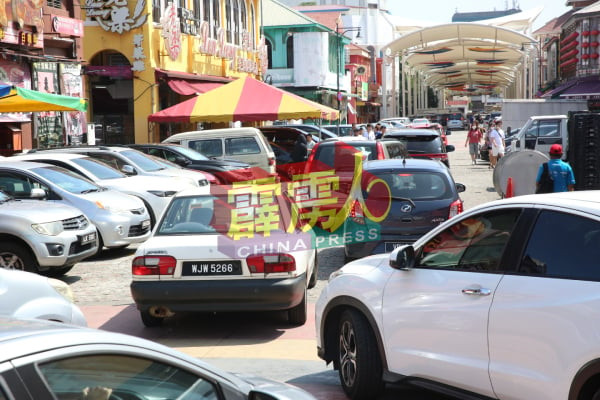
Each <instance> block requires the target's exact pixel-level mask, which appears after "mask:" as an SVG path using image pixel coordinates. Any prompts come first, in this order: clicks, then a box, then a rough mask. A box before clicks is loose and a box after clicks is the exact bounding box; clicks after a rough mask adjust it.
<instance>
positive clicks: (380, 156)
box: [376, 142, 385, 160]
mask: <svg viewBox="0 0 600 400" xmlns="http://www.w3.org/2000/svg"><path fill="white" fill-rule="evenodd" d="M376 146H377V159H378V160H383V159H385V157H384V154H383V145H382V144H381V142H377V144H376Z"/></svg>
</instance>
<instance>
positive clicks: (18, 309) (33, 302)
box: [0, 268, 87, 392]
mask: <svg viewBox="0 0 600 400" xmlns="http://www.w3.org/2000/svg"><path fill="white" fill-rule="evenodd" d="M0 315H6V316H11V317H15V318H27V319H30V318H37V319H45V320H48V321H57V322H63V323H65V324H74V325H80V326H87V321H86V319H85V316H84V315H83V313H82V312H81V310H80V309H79V307H77V306H76V305H75V303H74V297H73V292H72V291H71V288H70V287H69V285H67V284H66V283H64V282H63V281H60V280H58V279H54V278H46V277H44V276H39V275H36V274H32V273H30V272H25V271H17V270H9V269H4V268H0ZM0 392H1V390H0Z"/></svg>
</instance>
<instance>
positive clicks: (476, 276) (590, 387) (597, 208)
mask: <svg viewBox="0 0 600 400" xmlns="http://www.w3.org/2000/svg"><path fill="white" fill-rule="evenodd" d="M598 260H600V192H599V191H582V192H570V193H554V194H549V195H529V196H519V197H514V198H509V199H503V200H498V201H495V202H492V203H488V204H484V205H481V206H478V207H476V208H473V209H471V210H469V211H467V212H465V213H463V214H461V215H459V216H456V217H454V218H452V219H451V220H448V221H447V222H445V223H443V224H441V225H440V226H439V227H437V228H435V229H433V230H432V231H431V232H429V233H428V234H426V235H425V236H423V237H422V238H421V239H420V240H418V241H417V242H415V244H414V245H412V246H404V247H400V248H398V249H396V250H395V251H394V252H393V253H391V255H377V256H371V257H367V258H363V259H360V260H357V261H355V262H352V263H349V264H347V265H345V266H344V267H342V268H341V269H340V270H338V271H336V272H334V273H333V274H332V276H331V277H330V279H329V283H328V285H327V287H326V288H325V289H324V290H323V291H322V293H321V296H320V298H319V300H318V302H317V306H316V327H317V341H318V343H317V344H318V353H319V356H320V357H321V358H323V359H324V360H325V361H327V362H328V363H329V362H333V365H334V367H335V368H336V369H338V370H339V375H340V380H341V383H342V386H343V388H344V391H345V392H346V394H347V395H348V396H349V397H350V398H352V399H372V398H375V397H376V394H377V392H379V391H380V390H381V389H382V388H383V385H384V382H399V381H403V382H406V383H414V384H417V385H423V386H427V387H428V388H429V389H440V390H442V391H444V392H445V393H446V394H449V393H452V394H454V395H456V396H458V397H459V398H467V396H468V398H472V397H477V396H479V397H485V398H494V399H496V398H497V399H527V400H531V399H562V400H564V399H573V400H592V399H598V398H600V341H599V340H598V338H599V337H600V268H599V261H598ZM473 395H474V396H473Z"/></svg>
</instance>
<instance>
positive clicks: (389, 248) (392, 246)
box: [385, 242, 410, 253]
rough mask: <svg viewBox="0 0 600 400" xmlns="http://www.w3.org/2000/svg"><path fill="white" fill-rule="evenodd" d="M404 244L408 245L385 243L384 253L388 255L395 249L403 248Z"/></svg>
mask: <svg viewBox="0 0 600 400" xmlns="http://www.w3.org/2000/svg"><path fill="white" fill-rule="evenodd" d="M406 244H410V243H407V242H385V252H386V253H389V252H391V251H394V250H395V249H396V248H397V247H400V246H404V245H406Z"/></svg>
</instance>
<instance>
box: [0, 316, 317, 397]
mask: <svg viewBox="0 0 600 400" xmlns="http://www.w3.org/2000/svg"><path fill="white" fill-rule="evenodd" d="M0 325H1V326H2V330H1V331H0V364H1V365H2V368H1V369H0V392H1V393H2V394H3V398H8V399H19V400H26V399H31V400H42V399H61V400H67V399H78V400H79V399H85V400H108V399H110V400H141V399H152V400H172V399H180V400H186V399H187V400H199V399H207V400H208V399H219V400H234V399H235V400H241V399H249V400H251V399H253V400H259V399H271V400H315V398H314V397H313V396H311V395H310V394H308V393H307V392H305V391H304V390H302V389H300V388H297V387H295V386H292V385H288V384H285V383H279V382H276V381H271V380H267V379H265V378H260V377H257V376H248V375H244V376H241V375H236V374H231V373H227V372H224V371H221V370H220V369H218V368H216V367H214V366H212V365H210V364H207V363H205V362H203V361H201V360H199V359H198V358H196V357H191V356H188V355H186V354H184V353H182V352H180V351H177V350H174V349H172V348H170V347H167V346H164V345H161V344H158V343H156V342H153V341H150V340H145V339H141V338H138V337H135V336H130V335H125V334H120V333H114V332H109V331H104V330H97V329H91V328H83V327H78V326H73V325H65V324H58V323H52V322H46V321H32V320H21V319H9V318H2V319H0Z"/></svg>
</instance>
